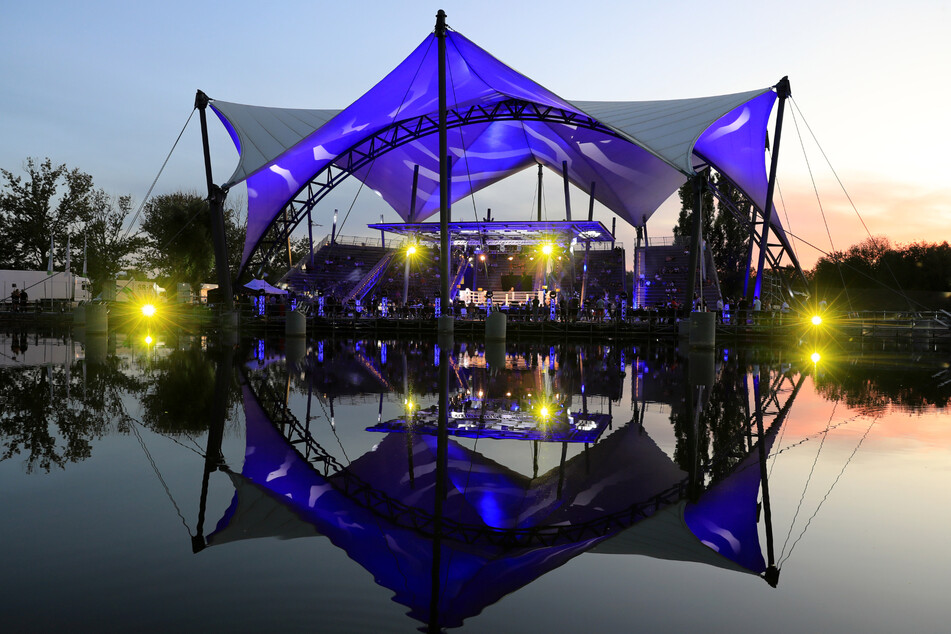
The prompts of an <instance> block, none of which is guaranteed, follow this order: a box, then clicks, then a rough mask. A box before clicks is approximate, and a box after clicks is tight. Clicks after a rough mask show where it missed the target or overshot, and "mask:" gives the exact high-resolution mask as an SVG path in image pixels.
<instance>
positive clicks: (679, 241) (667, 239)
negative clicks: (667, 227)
mask: <svg viewBox="0 0 951 634" xmlns="http://www.w3.org/2000/svg"><path fill="white" fill-rule="evenodd" d="M689 240H690V238H689V237H687V236H661V237H659V238H654V237H650V238H648V240H647V241H648V243H649V246H652V247H675V246H680V245H687V244H689V243H690V242H689Z"/></svg>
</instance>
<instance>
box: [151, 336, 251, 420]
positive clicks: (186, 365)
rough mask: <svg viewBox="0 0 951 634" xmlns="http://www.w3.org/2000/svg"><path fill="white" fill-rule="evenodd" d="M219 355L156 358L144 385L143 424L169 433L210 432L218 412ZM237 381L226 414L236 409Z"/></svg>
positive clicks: (177, 354) (198, 351)
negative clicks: (216, 401) (215, 412)
mask: <svg viewBox="0 0 951 634" xmlns="http://www.w3.org/2000/svg"><path fill="white" fill-rule="evenodd" d="M218 356H220V355H219V354H217V353H215V352H213V351H208V350H201V349H200V348H196V349H189V350H174V351H172V352H171V354H169V355H168V356H167V357H163V358H160V359H156V360H155V361H154V362H153V363H152V366H151V372H150V376H149V380H148V382H147V384H145V385H144V386H143V388H144V393H143V394H142V398H141V404H142V411H143V413H142V422H143V423H144V424H145V425H147V426H148V427H150V428H152V429H154V430H156V431H160V432H166V433H179V432H201V431H205V430H207V429H208V425H209V423H210V421H211V420H212V417H213V415H214V411H215V409H214V408H215V369H216V367H217V358H218ZM238 398H239V388H238V385H237V382H236V380H233V381H232V385H231V389H229V390H228V399H227V407H226V411H227V413H228V417H230V415H231V413H232V410H233V409H234V408H235V407H236V406H237V403H238Z"/></svg>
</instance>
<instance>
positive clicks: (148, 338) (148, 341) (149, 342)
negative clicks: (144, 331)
mask: <svg viewBox="0 0 951 634" xmlns="http://www.w3.org/2000/svg"><path fill="white" fill-rule="evenodd" d="M145 345H147V346H151V345H152V335H145Z"/></svg>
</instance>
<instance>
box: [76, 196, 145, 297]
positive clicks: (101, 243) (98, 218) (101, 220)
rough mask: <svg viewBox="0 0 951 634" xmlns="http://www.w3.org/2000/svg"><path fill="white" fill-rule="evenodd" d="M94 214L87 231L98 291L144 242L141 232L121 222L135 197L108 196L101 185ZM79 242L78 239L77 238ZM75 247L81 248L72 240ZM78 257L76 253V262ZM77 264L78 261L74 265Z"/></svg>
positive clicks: (89, 263)
mask: <svg viewBox="0 0 951 634" xmlns="http://www.w3.org/2000/svg"><path fill="white" fill-rule="evenodd" d="M90 207H91V214H90V218H89V221H88V222H87V223H86V226H85V229H84V235H85V237H86V242H87V249H86V251H87V258H88V260H87V272H88V275H89V278H90V280H91V281H92V285H93V295H96V294H97V293H98V292H99V291H100V290H101V289H102V284H103V282H104V281H106V280H112V279H115V277H116V274H117V273H119V271H121V270H123V269H124V268H126V265H127V264H129V263H130V258H131V256H132V254H133V253H135V252H136V251H137V250H139V249H141V248H143V247H144V246H145V243H146V240H145V238H144V237H142V236H138V235H129V234H128V232H125V233H123V231H122V226H123V225H124V224H125V222H126V217H127V216H128V215H129V213H130V212H131V211H132V197H131V196H119V197H118V198H116V197H112V196H109V195H108V194H106V192H105V191H103V190H101V189H98V190H96V191H94V192H93V194H92V196H91V202H90ZM77 242H78V241H77ZM73 247H78V248H82V247H81V246H80V245H78V244H76V242H74V243H73ZM76 261H77V259H76V258H75V257H74V258H73V262H76ZM74 268H75V265H74Z"/></svg>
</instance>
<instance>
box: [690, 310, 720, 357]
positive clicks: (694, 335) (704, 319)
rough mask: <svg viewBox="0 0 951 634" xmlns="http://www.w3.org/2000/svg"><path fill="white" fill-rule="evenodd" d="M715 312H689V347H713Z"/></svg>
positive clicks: (714, 339) (714, 342) (714, 343)
mask: <svg viewBox="0 0 951 634" xmlns="http://www.w3.org/2000/svg"><path fill="white" fill-rule="evenodd" d="M715 318H716V313H702V312H698V311H694V312H692V313H690V347H691V348H713V347H714V346H715V345H716V323H715Z"/></svg>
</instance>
